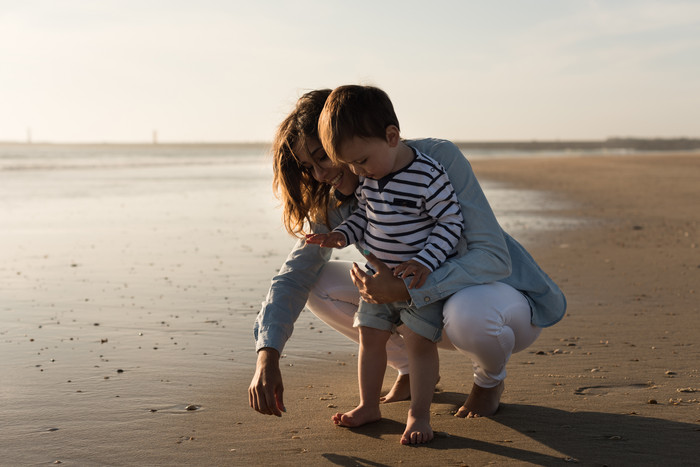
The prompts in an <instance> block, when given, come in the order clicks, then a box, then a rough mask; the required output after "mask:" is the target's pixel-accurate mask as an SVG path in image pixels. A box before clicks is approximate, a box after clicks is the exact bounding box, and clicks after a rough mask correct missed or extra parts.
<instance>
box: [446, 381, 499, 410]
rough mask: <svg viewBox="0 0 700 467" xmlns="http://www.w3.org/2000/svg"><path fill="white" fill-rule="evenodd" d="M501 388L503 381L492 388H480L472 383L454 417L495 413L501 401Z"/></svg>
mask: <svg viewBox="0 0 700 467" xmlns="http://www.w3.org/2000/svg"><path fill="white" fill-rule="evenodd" d="M503 389H504V384H503V381H501V382H500V383H499V384H498V386H494V387H492V388H482V387H481V386H477V385H476V384H474V385H473V386H472V391H471V392H470V393H469V397H467V401H466V402H465V403H464V405H463V406H462V407H460V408H459V410H457V413H456V414H455V417H460V418H478V417H488V416H489V415H493V414H495V413H496V411H498V405H499V404H500V402H501V394H503Z"/></svg>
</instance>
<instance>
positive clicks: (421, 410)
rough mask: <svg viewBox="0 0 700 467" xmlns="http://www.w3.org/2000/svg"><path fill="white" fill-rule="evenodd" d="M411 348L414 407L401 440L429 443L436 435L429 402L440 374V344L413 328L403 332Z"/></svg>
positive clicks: (412, 402)
mask: <svg viewBox="0 0 700 467" xmlns="http://www.w3.org/2000/svg"><path fill="white" fill-rule="evenodd" d="M404 340H405V341H406V348H407V349H408V357H409V366H410V369H411V370H410V374H411V375H413V377H412V378H411V407H410V409H409V410H408V418H407V420H406V430H405V431H404V433H403V436H402V437H401V444H420V443H427V442H428V441H430V440H432V439H433V429H432V428H431V426H430V404H431V403H432V401H433V392H434V391H435V382H436V381H437V379H438V375H439V357H438V350H437V345H436V344H435V343H434V342H432V341H430V340H429V339H426V338H425V337H423V336H420V335H418V334H416V333H414V332H413V331H411V330H410V329H407V330H406V332H405V333H404Z"/></svg>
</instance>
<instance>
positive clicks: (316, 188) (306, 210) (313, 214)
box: [272, 89, 331, 236]
mask: <svg viewBox="0 0 700 467" xmlns="http://www.w3.org/2000/svg"><path fill="white" fill-rule="evenodd" d="M330 93H331V90H330V89H318V90H315V91H310V92H307V93H306V94H304V95H303V96H301V97H300V98H299V100H298V101H297V103H296V107H295V108H294V110H293V111H292V112H291V113H290V114H289V115H288V116H287V118H285V119H284V121H283V122H282V123H281V124H280V126H279V128H278V130H277V134H276V135H275V140H274V142H273V144H272V157H273V173H274V177H273V179H272V188H273V190H274V192H275V195H276V196H277V198H279V199H280V200H281V201H282V205H283V209H284V212H283V215H282V217H283V221H284V227H285V228H286V229H287V231H288V232H289V233H290V234H292V235H295V236H300V235H302V234H304V233H305V232H304V224H305V223H306V222H307V221H309V222H316V223H322V224H325V225H328V203H329V202H330V198H331V194H330V186H329V185H327V184H325V183H321V182H319V181H317V180H316V179H315V178H314V177H313V175H312V173H311V171H309V170H307V169H305V168H304V167H302V166H301V164H300V163H299V160H298V159H297V157H296V155H295V153H294V151H295V150H298V149H299V148H305V147H306V141H307V139H308V138H315V139H317V140H318V139H319V138H318V116H319V115H320V114H321V110H322V109H323V105H324V104H325V103H326V99H327V98H328V96H329V95H330ZM319 141H320V140H319Z"/></svg>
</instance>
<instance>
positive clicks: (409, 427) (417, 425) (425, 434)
mask: <svg viewBox="0 0 700 467" xmlns="http://www.w3.org/2000/svg"><path fill="white" fill-rule="evenodd" d="M432 439H433V429H432V428H431V426H430V414H427V415H426V416H425V417H414V416H413V414H412V413H411V411H410V410H409V411H408V418H407V419H406V430H405V431H404V432H403V436H401V444H423V443H427V442H429V441H432Z"/></svg>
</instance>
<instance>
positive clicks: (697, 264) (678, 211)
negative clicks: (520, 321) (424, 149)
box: [0, 154, 700, 466]
mask: <svg viewBox="0 0 700 467" xmlns="http://www.w3.org/2000/svg"><path fill="white" fill-rule="evenodd" d="M266 157H268V156H265V155H263V154H260V158H262V159H264V160H265V164H264V165H262V164H260V163H259V162H257V161H253V160H252V159H245V160H244V162H237V163H230V162H229V161H228V159H225V158H223V159H222V158H218V157H209V158H206V159H198V160H197V161H193V160H192V159H191V158H186V159H183V160H181V161H179V162H178V163H173V162H172V159H167V161H168V162H167V163H166V162H163V161H164V160H165V159H164V158H160V157H157V158H155V159H148V160H147V162H143V160H144V159H143V158H141V159H139V160H140V161H142V162H140V163H139V164H134V163H133V160H134V159H129V161H130V162H125V163H119V164H116V165H114V164H112V165H110V164H111V163H106V162H104V161H102V162H100V163H99V164H98V165H97V166H96V167H90V168H86V167H85V165H84V164H83V163H82V161H85V160H92V159H90V158H87V157H86V158H81V159H80V161H79V162H80V163H78V162H76V163H71V164H67V165H65V166H60V167H54V166H52V165H51V166H50V167H49V165H50V164H45V165H42V166H41V167H38V168H37V167H32V166H30V165H27V164H25V163H24V162H22V161H23V160H24V159H21V158H19V159H17V160H18V161H19V162H13V164H14V165H12V166H10V167H9V168H6V170H0V182H1V183H0V200H1V201H0V207H1V208H2V209H1V210H0V212H1V213H2V216H0V217H1V218H0V242H1V243H2V245H3V246H2V249H0V276H1V277H2V283H3V287H2V290H1V291H0V326H1V327H0V349H1V350H0V352H1V355H2V359H1V361H0V397H1V401H2V405H3V412H2V416H1V417H0V465H8V466H16V465H45V464H54V463H60V464H62V465H80V466H91V465H95V466H97V465H207V466H208V465H212V466H213V465H300V464H305V465H342V466H355V465H357V466H383V465H391V466H393V465H465V466H467V465H468V466H477V465H487V464H491V465H502V464H510V465H566V464H568V463H578V464H581V465H660V464H668V465H693V464H696V465H697V463H698V462H699V461H698V459H700V344H698V337H697V336H698V332H699V331H700V313H699V311H700V305H699V303H700V300H699V298H700V290H699V287H700V229H699V227H700V210H699V209H698V200H700V183H698V182H699V181H700V154H654V155H614V156H611V155H607V156H606V155H597V156H585V157H581V156H567V157H517V158H493V159H488V158H478V159H476V160H473V161H472V165H473V167H474V169H475V172H476V174H477V176H478V178H479V180H480V181H481V182H482V183H483V185H484V187H485V191H486V193H487V196H489V198H490V199H491V196H493V198H494V199H493V200H492V203H493V204H494V209H495V211H496V213H497V215H498V217H499V220H502V224H503V226H504V227H505V228H506V230H508V231H509V232H511V233H513V234H514V236H515V237H516V238H517V239H519V240H520V241H521V242H522V243H523V244H524V245H525V246H526V247H527V248H528V250H529V251H530V252H531V253H532V255H533V256H534V257H535V259H537V261H538V262H539V264H540V265H541V266H542V268H543V269H544V270H545V271H546V272H548V273H549V275H550V276H551V277H552V278H553V279H554V280H555V281H556V282H557V283H558V284H559V285H560V286H561V288H562V290H563V291H564V293H565V294H566V296H567V299H568V310H567V314H566V316H565V317H564V319H563V320H562V321H561V322H560V323H558V324H556V325H555V326H553V327H551V328H548V329H545V330H544V331H543V332H542V334H541V336H540V338H539V339H538V340H537V341H536V342H535V343H534V344H533V346H531V347H530V348H529V349H527V350H525V351H523V352H521V353H518V354H515V355H513V357H512V358H511V361H510V363H509V366H508V378H507V380H506V389H505V392H504V394H503V397H502V406H501V409H500V410H499V412H498V413H497V414H496V415H495V416H493V417H489V418H480V419H459V418H456V417H453V416H452V413H453V412H454V410H455V409H456V408H457V407H459V406H460V405H461V404H462V403H463V402H464V400H465V399H466V397H467V395H468V393H469V390H470V388H471V386H472V377H471V365H470V364H469V362H468V361H467V360H466V359H465V358H464V357H463V356H461V355H459V354H458V353H457V352H441V354H440V359H441V370H440V374H441V380H440V383H439V384H438V387H437V390H436V393H435V397H434V400H433V406H432V412H433V429H434V430H435V431H436V438H435V440H434V441H433V442H432V443H429V444H427V445H424V446H419V447H406V446H401V445H400V444H399V438H400V436H401V433H402V432H403V426H404V422H405V417H406V411H407V409H408V404H409V403H408V402H400V403H394V404H388V405H385V406H383V407H382V410H383V419H382V420H381V421H380V422H378V423H374V424H372V425H369V426H366V427H361V428H358V429H345V428H339V427H335V426H333V424H332V422H331V421H330V417H331V415H332V414H334V413H335V412H337V411H343V410H348V409H351V408H352V407H354V406H355V404H356V403H357V401H358V389H357V381H356V363H357V348H356V345H355V344H353V343H352V342H350V341H347V340H346V339H345V338H343V337H342V336H339V335H337V334H336V333H335V332H333V331H332V330H331V329H330V328H328V327H327V326H326V325H325V324H323V323H322V322H320V321H319V320H318V319H316V318H315V317H314V316H313V315H312V314H311V313H310V312H308V311H304V312H302V314H301V316H300V318H299V320H298V321H297V323H296V328H295V332H294V335H293V336H292V338H291V339H290V341H289V342H288V344H287V346H286V348H285V351H284V355H283V359H282V360H281V364H282V373H283V377H284V384H285V393H284V401H285V405H286V407H287V413H285V414H284V416H283V417H281V418H276V417H271V416H263V415H260V414H258V413H256V412H254V411H253V410H252V409H251V408H250V407H249V406H248V395H247V387H248V384H249V382H250V380H251V378H252V376H253V371H254V365H255V352H254V342H253V336H252V328H253V321H254V319H255V316H256V314H257V312H258V311H259V308H260V302H261V301H262V300H263V299H264V297H265V294H266V292H267V289H268V287H269V283H270V279H271V278H272V276H273V275H274V274H275V273H276V272H277V270H278V269H279V267H280V266H281V264H282V263H283V261H284V258H285V257H286V255H287V253H288V252H289V249H290V248H291V246H292V245H293V243H294V239H292V238H291V237H290V236H289V235H288V234H287V233H286V232H284V230H283V228H282V226H281V219H280V215H281V211H280V209H279V207H278V204H279V202H278V201H277V200H276V199H275V198H274V197H273V195H272V193H271V186H270V181H271V170H270V169H269V157H268V158H267V159H265V158H266ZM127 159H128V158H127ZM110 160H118V159H110ZM119 160H121V159H119ZM202 161H205V163H203V162H202ZM334 257H343V258H358V256H357V255H356V254H355V253H353V252H352V251H349V250H348V251H342V252H340V253H338V254H334ZM394 378H395V374H394V373H393V372H392V371H391V370H390V371H388V372H387V375H386V380H385V386H384V387H385V390H388V388H389V387H390V385H391V382H392V381H393V379H394Z"/></svg>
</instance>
